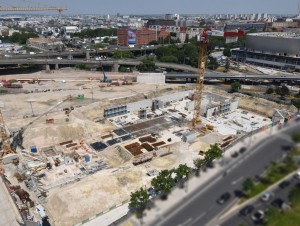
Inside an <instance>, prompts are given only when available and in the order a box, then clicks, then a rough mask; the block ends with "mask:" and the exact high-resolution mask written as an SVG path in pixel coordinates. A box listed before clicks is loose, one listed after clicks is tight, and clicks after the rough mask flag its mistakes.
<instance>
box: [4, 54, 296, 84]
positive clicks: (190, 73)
mask: <svg viewBox="0 0 300 226" xmlns="http://www.w3.org/2000/svg"><path fill="white" fill-rule="evenodd" d="M33 64H35V65H46V67H47V66H48V69H49V65H55V67H56V68H57V69H58V68H59V65H79V64H86V65H94V66H99V65H100V62H99V61H96V60H82V59H73V60H69V59H61V60H58V59H34V58H27V59H0V65H3V66H4V65H6V66H7V65H33ZM101 64H102V65H103V66H109V67H112V69H113V71H115V72H117V71H118V68H119V66H120V65H126V66H138V65H139V64H141V61H140V60H134V59H121V60H105V61H104V60H102V61H101ZM155 65H156V66H157V67H160V68H169V69H174V70H181V71H187V73H167V74H166V79H173V80H174V79H185V80H187V81H188V80H191V81H194V80H195V79H196V73H197V71H198V69H197V68H194V67H191V66H189V65H184V64H174V63H162V62H155ZM205 79H237V80H246V79H249V80H285V81H287V80H294V81H300V75H294V74H276V75H268V74H238V75H236V74H230V73H219V72H214V71H209V70H207V71H206V72H205Z"/></svg>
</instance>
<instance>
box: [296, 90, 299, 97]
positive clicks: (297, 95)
mask: <svg viewBox="0 0 300 226" xmlns="http://www.w3.org/2000/svg"><path fill="white" fill-rule="evenodd" d="M295 97H296V98H300V90H299V91H298V93H296V94H295Z"/></svg>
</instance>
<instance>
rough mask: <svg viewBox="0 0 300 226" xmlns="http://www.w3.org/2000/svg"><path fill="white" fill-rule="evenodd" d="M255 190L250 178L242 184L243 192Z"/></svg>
mask: <svg viewBox="0 0 300 226" xmlns="http://www.w3.org/2000/svg"><path fill="white" fill-rule="evenodd" d="M254 188H255V184H254V181H253V180H252V179H251V178H249V177H248V178H247V179H246V180H245V181H244V183H243V191H244V192H246V193H249V192H251V191H252V190H253V189H254Z"/></svg>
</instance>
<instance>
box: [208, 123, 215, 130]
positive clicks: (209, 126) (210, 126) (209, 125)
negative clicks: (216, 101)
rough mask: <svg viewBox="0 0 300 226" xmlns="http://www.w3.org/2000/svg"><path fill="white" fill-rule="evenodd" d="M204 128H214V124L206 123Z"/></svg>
mask: <svg viewBox="0 0 300 226" xmlns="http://www.w3.org/2000/svg"><path fill="white" fill-rule="evenodd" d="M206 128H207V129H209V130H214V126H213V125H211V124H207V125H206Z"/></svg>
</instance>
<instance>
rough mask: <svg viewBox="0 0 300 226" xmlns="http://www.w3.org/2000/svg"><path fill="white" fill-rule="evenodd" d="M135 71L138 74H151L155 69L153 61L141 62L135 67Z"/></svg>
mask: <svg viewBox="0 0 300 226" xmlns="http://www.w3.org/2000/svg"><path fill="white" fill-rule="evenodd" d="M137 69H138V70H139V71H140V72H153V71H155V69H156V66H155V63H154V61H153V59H151V58H146V59H144V60H143V61H142V63H141V64H140V65H138V66H137Z"/></svg>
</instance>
